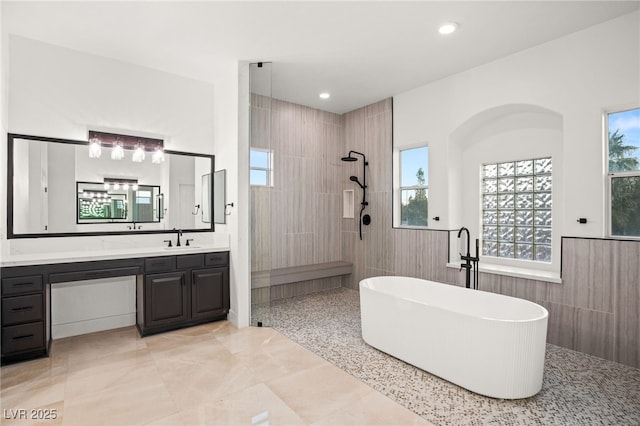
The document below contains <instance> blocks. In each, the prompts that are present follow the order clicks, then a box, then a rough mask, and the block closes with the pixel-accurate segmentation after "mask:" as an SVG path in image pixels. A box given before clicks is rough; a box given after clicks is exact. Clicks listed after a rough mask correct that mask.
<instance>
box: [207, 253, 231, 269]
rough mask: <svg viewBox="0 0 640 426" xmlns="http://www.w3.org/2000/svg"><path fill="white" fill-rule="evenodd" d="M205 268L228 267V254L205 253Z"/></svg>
mask: <svg viewBox="0 0 640 426" xmlns="http://www.w3.org/2000/svg"><path fill="white" fill-rule="evenodd" d="M204 265H205V266H228V265H229V253H228V252H220V253H207V254H205V255H204Z"/></svg>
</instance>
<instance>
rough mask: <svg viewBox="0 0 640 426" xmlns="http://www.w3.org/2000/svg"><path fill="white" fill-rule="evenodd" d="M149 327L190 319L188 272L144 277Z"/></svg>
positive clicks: (147, 323) (146, 318)
mask: <svg viewBox="0 0 640 426" xmlns="http://www.w3.org/2000/svg"><path fill="white" fill-rule="evenodd" d="M144 286H145V289H144V291H145V295H144V298H145V301H147V303H146V308H147V309H146V317H145V326H146V327H147V328H153V327H162V326H166V325H173V324H178V323H181V322H184V321H187V320H188V319H189V310H188V309H189V303H188V302H189V299H188V298H187V274H186V272H171V273H167V274H150V275H145V277H144Z"/></svg>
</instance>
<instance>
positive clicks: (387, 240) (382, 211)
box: [364, 192, 395, 271]
mask: <svg viewBox="0 0 640 426" xmlns="http://www.w3.org/2000/svg"><path fill="white" fill-rule="evenodd" d="M369 200H370V201H369V206H368V209H367V210H368V213H369V214H370V215H371V224H370V225H368V226H367V228H368V232H367V234H366V236H365V237H364V243H365V247H366V262H365V266H366V267H368V268H375V269H381V270H384V271H393V265H394V262H395V256H394V251H395V248H394V239H393V228H392V227H391V209H390V208H389V206H390V205H391V193H389V192H373V193H371V196H370V198H369Z"/></svg>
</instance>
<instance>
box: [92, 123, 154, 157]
mask: <svg viewBox="0 0 640 426" xmlns="http://www.w3.org/2000/svg"><path fill="white" fill-rule="evenodd" d="M89 141H90V142H89V157H90V158H99V157H100V154H101V148H102V147H106V148H112V150H111V158H112V159H113V160H121V159H122V158H124V150H130V151H133V155H132V156H131V160H132V161H133V162H134V163H141V162H143V161H144V159H145V157H146V152H147V151H148V152H152V153H153V155H152V158H151V159H152V161H153V163H155V164H159V163H162V162H163V161H164V141H163V140H162V139H152V138H145V137H140V136H129V135H119V134H116V133H105V132H98V131H94V130H89Z"/></svg>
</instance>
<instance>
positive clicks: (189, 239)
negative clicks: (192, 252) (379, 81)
mask: <svg viewBox="0 0 640 426" xmlns="http://www.w3.org/2000/svg"><path fill="white" fill-rule="evenodd" d="M189 241H193V238H187V244H185V245H186V246H188V245H189Z"/></svg>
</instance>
